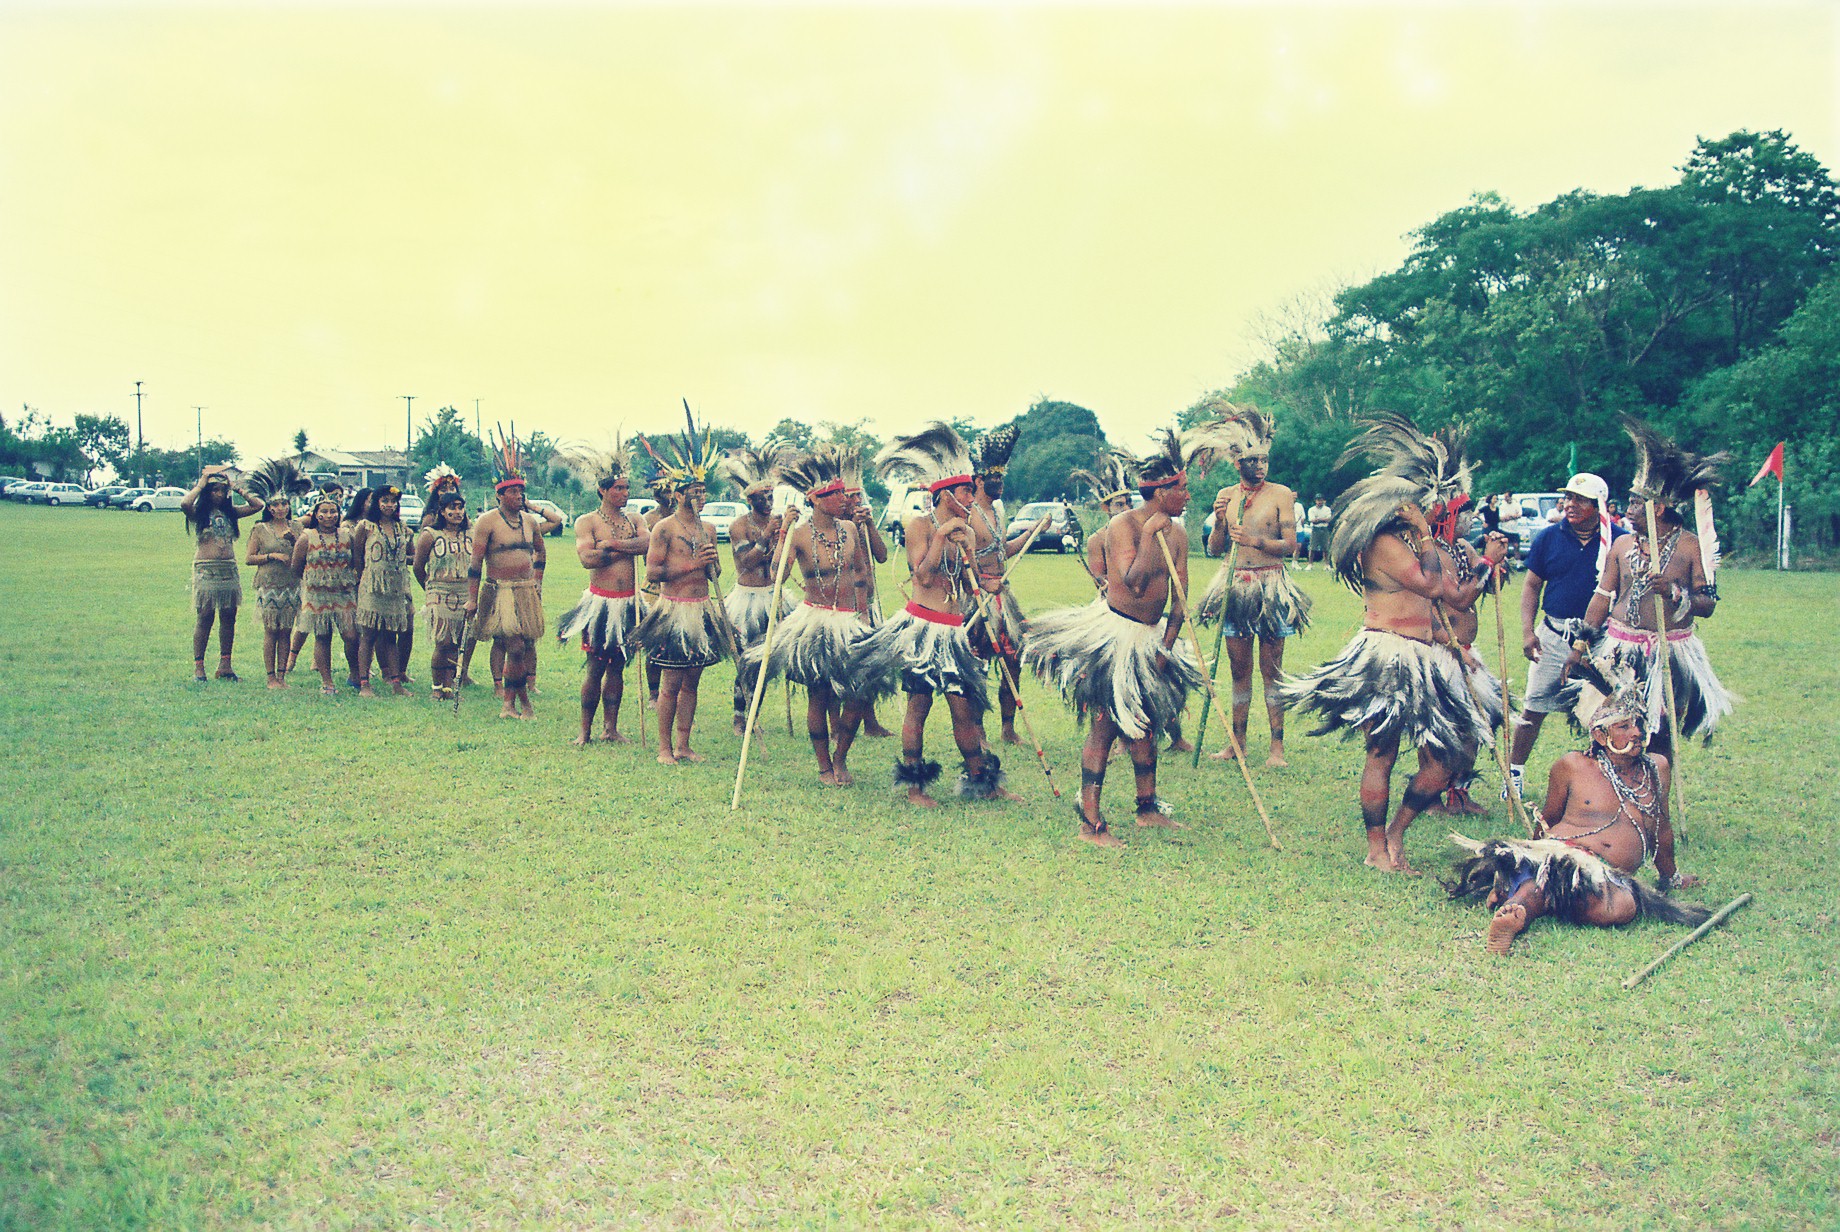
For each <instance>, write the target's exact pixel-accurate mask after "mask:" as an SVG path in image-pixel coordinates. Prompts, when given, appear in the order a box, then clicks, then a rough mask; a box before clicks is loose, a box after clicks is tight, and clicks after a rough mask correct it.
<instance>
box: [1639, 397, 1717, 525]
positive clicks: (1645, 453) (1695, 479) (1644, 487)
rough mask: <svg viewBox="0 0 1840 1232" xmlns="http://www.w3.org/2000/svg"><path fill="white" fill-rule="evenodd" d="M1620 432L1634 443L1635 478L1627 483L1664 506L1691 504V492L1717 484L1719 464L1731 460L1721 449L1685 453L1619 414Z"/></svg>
mask: <svg viewBox="0 0 1840 1232" xmlns="http://www.w3.org/2000/svg"><path fill="white" fill-rule="evenodd" d="M1623 431H1625V432H1627V433H1628V434H1629V439H1630V440H1632V441H1634V442H1635V444H1636V478H1635V482H1634V483H1633V484H1631V485H1630V486H1631V487H1632V488H1633V489H1634V490H1635V491H1637V492H1639V493H1641V494H1642V495H1643V496H1645V497H1647V498H1648V499H1649V500H1652V501H1660V502H1661V503H1663V504H1665V505H1672V506H1675V507H1677V508H1678V507H1682V506H1688V505H1691V504H1692V503H1693V493H1694V492H1695V491H1697V490H1698V489H1700V488H1710V487H1712V486H1713V485H1714V484H1716V483H1718V482H1719V467H1721V466H1723V465H1725V464H1726V463H1727V462H1729V461H1731V455H1730V454H1728V453H1724V452H1719V453H1714V454H1697V453H1689V452H1687V451H1686V450H1685V449H1682V448H1681V447H1680V446H1679V445H1676V444H1675V443H1674V442H1673V441H1671V440H1669V439H1668V438H1667V437H1665V436H1662V435H1661V434H1660V433H1659V432H1657V431H1655V430H1654V429H1653V428H1651V427H1649V426H1648V424H1646V423H1644V422H1643V421H1642V420H1640V419H1637V418H1636V417H1635V416H1634V415H1625V416H1623Z"/></svg>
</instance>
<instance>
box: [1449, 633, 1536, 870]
mask: <svg viewBox="0 0 1840 1232" xmlns="http://www.w3.org/2000/svg"><path fill="white" fill-rule="evenodd" d="M1495 610H1496V612H1497V613H1499V612H1500V611H1501V605H1500V604H1499V603H1497V604H1496V605H1495ZM1431 614H1432V616H1434V617H1435V618H1436V619H1437V624H1438V628H1439V629H1442V630H1443V632H1444V638H1445V640H1446V642H1447V643H1448V644H1449V646H1450V650H1451V653H1452V654H1454V655H1456V656H1457V674H1458V675H1459V676H1461V677H1463V687H1464V688H1465V689H1467V690H1468V691H1469V700H1470V704H1471V705H1473V706H1474V707H1475V708H1476V713H1477V714H1480V715H1481V716H1482V717H1483V720H1484V721H1485V722H1486V721H1487V719H1488V715H1489V712H1488V708H1487V707H1485V706H1484V705H1483V704H1482V694H1480V693H1478V692H1477V691H1476V682H1475V681H1473V680H1471V679H1470V678H1469V665H1468V664H1467V663H1465V662H1464V661H1463V648H1462V647H1460V646H1458V645H1457V635H1456V634H1455V633H1454V632H1453V631H1452V630H1451V627H1450V619H1449V618H1448V617H1447V616H1445V615H1444V605H1443V603H1442V602H1441V601H1439V600H1437V599H1433V600H1432V601H1431ZM1501 726H1502V730H1503V731H1504V732H1505V731H1506V730H1507V727H1508V682H1507V680H1506V678H1503V680H1502V682H1501ZM1489 749H1490V751H1492V752H1493V753H1494V754H1495V765H1496V767H1497V768H1499V769H1500V770H1501V775H1502V778H1504V779H1506V778H1507V777H1508V758H1507V756H1506V755H1505V754H1504V753H1503V752H1502V751H1501V742H1500V741H1499V740H1491V741H1490V742H1489ZM1508 811H1509V812H1511V813H1513V814H1514V817H1515V820H1517V821H1519V822H1520V823H1521V826H1522V827H1523V828H1524V829H1525V830H1526V831H1527V837H1528V838H1534V837H1537V836H1536V835H1535V834H1534V832H1533V822H1531V821H1529V820H1528V818H1527V812H1526V805H1525V804H1523V803H1522V802H1521V800H1520V799H1519V798H1518V797H1516V796H1515V794H1514V792H1513V791H1512V790H1511V789H1510V790H1509V792H1508Z"/></svg>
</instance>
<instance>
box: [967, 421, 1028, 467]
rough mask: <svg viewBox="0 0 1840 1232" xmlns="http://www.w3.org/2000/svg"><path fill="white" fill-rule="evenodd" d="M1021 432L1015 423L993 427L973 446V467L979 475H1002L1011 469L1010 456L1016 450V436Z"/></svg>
mask: <svg viewBox="0 0 1840 1232" xmlns="http://www.w3.org/2000/svg"><path fill="white" fill-rule="evenodd" d="M1020 435H1021V433H1020V432H1019V431H1018V430H1017V429H1016V426H1015V425H1014V424H1004V425H1003V426H1002V427H1001V428H992V429H991V430H990V431H988V432H986V433H984V435H982V436H980V437H978V438H977V441H976V443H975V444H973V445H972V446H971V469H972V471H973V472H974V473H975V474H978V475H993V476H1000V475H1002V474H1003V472H1004V471H1006V470H1008V469H1009V456H1010V455H1011V454H1013V453H1015V452H1016V438H1017V437H1018V436H1020Z"/></svg>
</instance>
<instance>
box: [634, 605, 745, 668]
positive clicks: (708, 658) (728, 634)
mask: <svg viewBox="0 0 1840 1232" xmlns="http://www.w3.org/2000/svg"><path fill="white" fill-rule="evenodd" d="M635 636H636V638H637V640H638V643H639V646H640V647H641V648H642V649H643V650H644V651H645V657H646V658H647V659H649V660H650V661H651V662H653V663H655V664H657V665H658V666H659V667H669V668H687V667H709V666H710V665H711V664H715V663H720V662H721V661H722V660H723V659H724V658H726V657H728V654H729V652H730V649H731V648H732V647H733V645H734V641H733V638H734V636H735V627H734V626H733V625H731V624H729V622H728V612H727V611H726V610H725V609H724V608H723V606H722V605H721V604H720V603H719V602H717V601H716V600H714V599H690V600H677V599H672V598H669V597H665V596H660V597H659V598H658V599H656V600H654V601H653V603H652V605H651V606H650V607H649V608H647V609H646V612H645V615H644V617H643V618H641V619H640V621H639V629H638V632H637V633H636V635H635Z"/></svg>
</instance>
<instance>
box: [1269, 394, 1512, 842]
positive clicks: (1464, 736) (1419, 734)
mask: <svg viewBox="0 0 1840 1232" xmlns="http://www.w3.org/2000/svg"><path fill="white" fill-rule="evenodd" d="M1367 423H1368V427H1367V430H1366V431H1365V432H1363V433H1362V434H1361V435H1360V436H1358V437H1356V438H1355V439H1354V441H1353V442H1352V443H1351V444H1350V445H1349V447H1348V450H1347V452H1345V453H1344V454H1343V455H1342V459H1341V462H1340V463H1339V464H1338V465H1343V466H1346V465H1348V464H1349V463H1351V462H1353V461H1355V460H1357V459H1360V458H1362V457H1365V458H1367V459H1369V460H1371V461H1374V462H1377V463H1378V464H1379V467H1378V469H1377V470H1376V471H1375V472H1374V473H1373V475H1371V476H1370V477H1368V478H1366V479H1363V480H1361V481H1360V482H1359V483H1357V484H1355V485H1353V486H1352V487H1350V488H1349V489H1348V490H1347V491H1346V492H1344V493H1342V495H1341V497H1340V498H1339V499H1337V501H1336V502H1335V531H1334V534H1333V535H1332V536H1331V538H1330V541H1329V562H1330V565H1331V567H1332V568H1333V569H1334V570H1335V572H1336V576H1337V577H1339V578H1340V579H1341V580H1342V581H1343V583H1344V584H1346V585H1347V586H1349V587H1350V588H1351V589H1354V590H1358V591H1360V592H1361V595H1362V598H1363V599H1364V601H1365V603H1366V612H1365V615H1364V616H1363V619H1362V628H1361V631H1360V632H1358V633H1356V634H1355V635H1354V637H1353V638H1352V639H1351V640H1350V641H1349V642H1348V644H1347V645H1346V646H1344V647H1343V648H1342V653H1341V654H1340V655H1339V656H1338V657H1336V658H1334V659H1332V660H1330V661H1329V662H1327V663H1325V664H1323V665H1322V666H1321V667H1318V668H1317V669H1316V670H1315V671H1313V672H1311V673H1309V674H1308V675H1306V676H1303V677H1301V678H1287V679H1286V680H1285V681H1284V683H1283V684H1282V685H1281V686H1280V689H1279V691H1280V695H1281V696H1282V698H1283V700H1284V703H1285V705H1286V707H1287V708H1288V707H1302V708H1304V709H1308V710H1314V711H1316V712H1317V713H1318V714H1319V715H1321V716H1322V719H1323V725H1322V726H1321V727H1320V728H1318V729H1317V730H1316V731H1315V732H1313V733H1311V734H1312V735H1322V734H1323V733H1325V732H1331V731H1336V730H1344V731H1347V732H1349V733H1352V732H1354V731H1356V730H1358V731H1360V732H1361V733H1362V735H1363V736H1364V737H1365V740H1366V744H1367V764H1366V766H1365V767H1364V768H1363V770H1362V772H1361V820H1362V823H1363V824H1364V825H1365V826H1366V827H1367V863H1368V865H1370V866H1371V867H1373V868H1378V869H1382V870H1384V871H1388V872H1398V873H1414V874H1415V873H1416V871H1417V870H1415V869H1413V868H1412V866H1411V865H1410V864H1408V863H1407V861H1406V853H1405V835H1406V829H1407V827H1409V826H1410V825H1411V824H1412V819H1413V818H1414V817H1416V816H1418V814H1419V813H1421V812H1423V811H1424V810H1425V809H1426V808H1428V807H1429V806H1431V805H1432V804H1434V803H1436V802H1437V800H1438V798H1439V797H1440V796H1441V795H1442V794H1443V791H1444V788H1445V787H1447V786H1449V784H1450V775H1451V769H1452V767H1454V766H1459V765H1462V764H1464V763H1465V762H1466V761H1467V760H1469V759H1470V758H1473V757H1474V756H1475V753H1476V750H1477V748H1478V747H1479V746H1480V745H1481V743H1482V742H1483V741H1484V740H1486V739H1488V735H1489V725H1488V718H1487V716H1486V715H1484V714H1483V713H1482V711H1481V710H1479V709H1478V708H1477V707H1476V705H1475V703H1474V702H1473V701H1472V700H1471V698H1470V691H1469V685H1468V683H1467V682H1466V681H1465V678H1464V675H1465V662H1464V660H1463V658H1462V653H1461V651H1460V650H1459V648H1458V647H1456V646H1453V645H1451V644H1449V641H1448V634H1447V633H1446V632H1445V631H1444V629H1443V627H1442V622H1441V618H1440V613H1439V611H1438V608H1437V605H1438V604H1440V603H1446V602H1455V601H1458V597H1459V594H1460V590H1461V588H1462V587H1463V586H1464V585H1465V583H1466V582H1473V579H1466V578H1464V577H1461V576H1459V575H1458V572H1457V571H1456V570H1453V569H1449V568H1447V567H1446V558H1445V556H1444V554H1443V552H1442V551H1440V550H1439V548H1438V546H1437V544H1436V542H1435V541H1434V539H1433V537H1432V534H1431V527H1430V525H1429V523H1428V522H1427V520H1426V515H1427V512H1428V511H1431V510H1435V509H1437V508H1438V507H1440V506H1443V505H1447V504H1448V503H1449V502H1450V501H1451V500H1452V499H1453V498H1454V497H1456V496H1457V495H1458V494H1459V493H1467V492H1468V490H1469V464H1468V462H1466V461H1465V460H1464V458H1463V457H1462V455H1461V454H1460V453H1453V452H1452V451H1451V450H1450V448H1449V446H1448V444H1447V443H1446V442H1444V441H1440V440H1437V439H1435V438H1433V437H1428V436H1426V435H1425V434H1424V433H1422V432H1420V431H1419V430H1418V429H1417V427H1415V426H1414V425H1413V424H1412V422H1411V420H1409V419H1405V418H1403V417H1401V416H1397V415H1382V416H1377V417H1376V418H1374V419H1371V420H1368V421H1367ZM1402 740H1410V741H1411V742H1412V743H1413V744H1415V745H1417V746H1418V772H1417V773H1416V774H1414V775H1413V776H1412V778H1411V780H1410V781H1409V782H1408V783H1407V784H1406V788H1405V791H1404V792H1403V793H1402V794H1401V796H1400V801H1399V809H1398V811H1397V812H1395V813H1394V814H1393V816H1392V820H1391V821H1390V822H1389V821H1388V820H1387V805H1388V803H1389V800H1390V797H1391V794H1392V777H1393V763H1394V762H1395V761H1396V760H1398V757H1399V745H1400V742H1401V741H1402Z"/></svg>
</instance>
